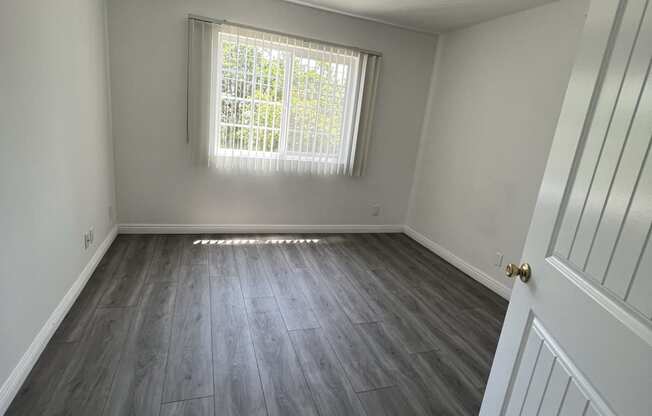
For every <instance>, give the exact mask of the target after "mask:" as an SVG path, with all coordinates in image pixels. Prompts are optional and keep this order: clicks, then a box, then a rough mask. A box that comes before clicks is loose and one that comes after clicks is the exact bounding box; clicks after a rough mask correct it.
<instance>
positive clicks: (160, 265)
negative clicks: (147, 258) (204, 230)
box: [147, 235, 184, 282]
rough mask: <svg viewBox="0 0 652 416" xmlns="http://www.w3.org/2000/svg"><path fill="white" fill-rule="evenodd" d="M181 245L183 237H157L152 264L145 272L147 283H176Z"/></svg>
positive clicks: (181, 250) (181, 252)
mask: <svg viewBox="0 0 652 416" xmlns="http://www.w3.org/2000/svg"><path fill="white" fill-rule="evenodd" d="M183 245H184V237H183V236H179V235H162V236H159V237H158V239H157V244H156V248H155V250H154V255H153V256H152V262H151V263H150V265H149V269H148V272H147V276H148V277H147V281H148V282H154V281H172V282H176V281H177V277H178V272H179V266H180V264H181V256H182V254H183Z"/></svg>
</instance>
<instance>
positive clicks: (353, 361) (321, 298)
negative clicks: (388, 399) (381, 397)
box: [298, 270, 394, 391]
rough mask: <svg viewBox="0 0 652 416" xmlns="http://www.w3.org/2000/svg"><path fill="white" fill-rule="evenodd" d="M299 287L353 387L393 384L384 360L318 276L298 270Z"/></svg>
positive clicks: (361, 389)
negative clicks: (362, 336) (366, 340)
mask: <svg viewBox="0 0 652 416" xmlns="http://www.w3.org/2000/svg"><path fill="white" fill-rule="evenodd" d="M298 276H299V277H300V283H301V287H302V289H303V290H304V292H305V294H306V299H308V301H309V302H310V304H311V306H312V308H313V310H314V311H315V312H316V313H317V317H318V319H319V323H320V324H321V327H322V328H323V329H324V333H325V335H326V338H327V339H328V340H329V342H330V343H331V345H332V347H333V350H334V351H335V354H336V355H337V357H338V358H339V360H340V362H341V363H342V366H343V368H344V371H346V374H347V376H348V377H349V380H350V381H351V385H352V386H353V389H354V390H355V391H364V390H371V389H377V388H381V387H388V386H391V385H393V384H394V381H393V378H392V375H391V373H390V371H389V369H388V368H387V367H386V366H385V364H384V363H383V361H382V360H381V359H380V358H379V357H378V356H376V355H375V354H374V353H373V351H370V350H369V349H368V348H367V346H366V345H365V343H364V341H363V339H362V338H361V336H360V334H359V333H358V331H357V329H356V328H355V327H354V325H353V324H352V323H351V321H350V320H349V318H348V317H347V316H346V314H345V313H344V312H343V311H342V309H341V308H340V306H339V304H338V303H337V301H336V300H335V298H334V297H333V296H332V294H331V293H330V291H329V290H328V289H326V288H325V287H324V286H323V284H322V283H320V281H319V278H318V277H317V276H316V275H314V274H313V273H311V272H309V271H308V270H303V271H299V272H298Z"/></svg>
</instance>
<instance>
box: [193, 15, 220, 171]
mask: <svg viewBox="0 0 652 416" xmlns="http://www.w3.org/2000/svg"><path fill="white" fill-rule="evenodd" d="M216 28H217V26H215V25H214V24H212V23H208V22H203V21H200V20H195V19H189V20H188V96H187V100H188V103H187V115H186V116H187V123H188V124H187V141H188V144H189V145H190V152H191V155H192V159H193V161H194V163H195V164H197V165H204V166H209V165H210V160H211V150H210V149H211V147H212V143H213V141H214V133H213V132H214V130H215V122H216V112H215V109H216V106H215V91H216V85H215V75H216V73H215V67H214V65H213V61H214V60H215V59H214V58H215V57H214V52H215V50H216V49H215V45H214V42H215V40H216V38H217V30H216Z"/></svg>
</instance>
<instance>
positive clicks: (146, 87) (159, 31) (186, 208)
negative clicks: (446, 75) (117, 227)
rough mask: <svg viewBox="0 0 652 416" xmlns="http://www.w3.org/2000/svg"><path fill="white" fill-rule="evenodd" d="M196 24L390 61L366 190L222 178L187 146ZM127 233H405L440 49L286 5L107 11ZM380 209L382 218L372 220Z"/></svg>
mask: <svg viewBox="0 0 652 416" xmlns="http://www.w3.org/2000/svg"><path fill="white" fill-rule="evenodd" d="M188 13H193V14H199V15H204V16H207V17H214V18H225V19H229V20H232V21H234V22H238V23H245V24H249V25H253V26H257V27H262V28H269V29H275V30H279V31H283V32H289V33H295V34H299V35H304V36H309V37H313V38H318V39H324V40H328V41H332V42H338V43H344V44H351V45H356V46H359V47H362V48H367V49H374V50H379V51H381V52H383V54H384V60H383V67H382V80H381V84H380V88H379V92H378V104H377V107H376V119H375V125H374V130H375V137H374V138H373V142H372V144H371V151H370V152H371V153H370V156H369V164H368V172H367V174H366V175H365V176H364V177H362V178H342V177H339V178H315V177H291V176H272V177H255V176H233V175H219V174H217V173H215V172H214V171H210V170H208V169H203V168H197V167H194V166H192V165H191V164H190V160H189V157H188V149H187V146H186V143H185V135H186V131H185V126H186V120H185V114H186V55H187V49H186V31H187V29H186V20H185V19H186V16H187V14H188ZM109 37H110V42H109V43H110V57H111V61H110V62H111V85H112V87H111V88H112V103H113V131H114V137H115V147H116V181H117V201H118V219H119V222H120V223H154V224H156V223H167V224H301V225H306V224H310V225H324V224H402V223H403V220H404V218H405V214H406V211H407V201H408V197H409V192H410V186H411V181H412V177H413V172H414V164H415V161H416V151H417V147H418V141H419V136H420V131H421V123H422V121H423V115H424V107H425V103H426V99H427V88H425V87H424V86H426V85H428V80H429V77H430V73H431V69H432V62H433V55H434V44H435V38H434V37H432V36H426V35H422V34H417V33H414V32H409V31H405V30H401V29H397V28H393V27H388V26H384V25H380V24H377V23H373V22H368V21H362V20H358V19H354V18H350V17H346V16H341V15H335V14H331V13H328V12H324V11H320V10H314V9H310V8H306V7H302V6H298V5H295V4H290V3H286V2H281V1H279V0H188V1H178V0H109ZM374 204H380V205H381V206H382V213H381V216H379V217H372V216H371V207H372V205H374Z"/></svg>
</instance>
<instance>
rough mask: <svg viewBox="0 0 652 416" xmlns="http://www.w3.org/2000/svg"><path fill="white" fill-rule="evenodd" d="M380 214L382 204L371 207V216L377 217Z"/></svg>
mask: <svg viewBox="0 0 652 416" xmlns="http://www.w3.org/2000/svg"><path fill="white" fill-rule="evenodd" d="M379 215H380V205H374V206H372V207H371V216H372V217H377V216H379Z"/></svg>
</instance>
